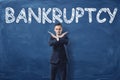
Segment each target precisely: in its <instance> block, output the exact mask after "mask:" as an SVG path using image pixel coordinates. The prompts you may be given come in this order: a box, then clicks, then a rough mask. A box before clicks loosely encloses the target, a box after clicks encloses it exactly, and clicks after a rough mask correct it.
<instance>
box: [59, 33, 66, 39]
mask: <svg viewBox="0 0 120 80" xmlns="http://www.w3.org/2000/svg"><path fill="white" fill-rule="evenodd" d="M67 33H68V32H64V33H62V34H61V35H60V36H59V38H62V37H64V36H65V35H66V34H67Z"/></svg>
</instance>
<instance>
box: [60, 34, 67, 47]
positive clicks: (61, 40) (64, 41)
mask: <svg viewBox="0 0 120 80" xmlns="http://www.w3.org/2000/svg"><path fill="white" fill-rule="evenodd" d="M59 42H60V44H65V45H67V44H68V37H67V36H64V37H62V38H60V39H59Z"/></svg>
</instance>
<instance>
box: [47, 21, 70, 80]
mask: <svg viewBox="0 0 120 80" xmlns="http://www.w3.org/2000/svg"><path fill="white" fill-rule="evenodd" d="M54 31H55V35H54V34H53V33H51V32H49V31H48V33H49V34H50V35H51V38H50V41H49V45H50V46H52V48H53V53H52V56H51V60H50V63H51V80H55V78H56V74H57V72H59V73H60V76H61V80H66V68H67V66H66V65H67V56H66V51H65V45H67V44H68V37H67V35H66V34H67V32H64V33H62V25H61V24H60V23H58V24H56V25H55V27H54Z"/></svg>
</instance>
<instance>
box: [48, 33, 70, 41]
mask: <svg viewBox="0 0 120 80" xmlns="http://www.w3.org/2000/svg"><path fill="white" fill-rule="evenodd" d="M48 33H49V34H50V35H51V36H52V37H53V38H55V39H56V40H57V41H59V38H62V37H64V36H65V35H66V34H67V33H68V32H64V33H62V34H61V35H60V36H58V35H57V36H55V35H54V34H53V33H52V32H50V31H48Z"/></svg>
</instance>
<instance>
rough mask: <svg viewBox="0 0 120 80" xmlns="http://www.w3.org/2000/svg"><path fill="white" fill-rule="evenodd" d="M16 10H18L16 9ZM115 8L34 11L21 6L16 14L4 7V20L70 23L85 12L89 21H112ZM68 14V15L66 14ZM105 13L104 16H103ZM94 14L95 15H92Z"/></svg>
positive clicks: (40, 9) (12, 21)
mask: <svg viewBox="0 0 120 80" xmlns="http://www.w3.org/2000/svg"><path fill="white" fill-rule="evenodd" d="M17 11H18V10H17ZM117 11H118V9H117V8H113V9H110V8H100V9H99V10H98V9H97V8H82V7H76V8H71V10H67V9H66V8H63V9H60V8H48V9H46V8H40V7H39V8H37V12H35V11H34V10H33V9H32V8H30V7H29V8H27V9H25V8H21V10H20V11H19V12H18V14H16V12H15V10H14V8H12V7H6V8H5V22H6V23H19V22H20V21H23V22H24V23H31V22H32V20H33V19H34V20H35V21H36V22H38V23H42V24H45V23H55V22H56V21H58V22H60V23H63V22H64V23H67V24H70V23H72V22H73V21H74V22H75V23H79V21H80V19H82V18H85V17H84V16H86V15H85V13H86V14H87V15H88V16H86V17H87V19H88V22H89V23H92V22H93V18H95V19H94V20H96V21H97V22H98V23H105V22H108V23H113V21H114V19H115V16H116V14H117ZM68 14H69V16H68ZM104 15H105V16H104ZM93 16H96V17H93Z"/></svg>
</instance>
